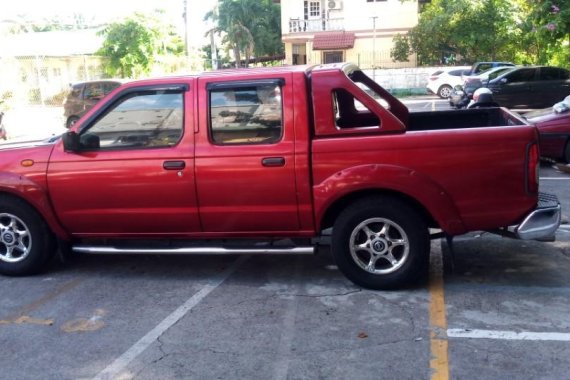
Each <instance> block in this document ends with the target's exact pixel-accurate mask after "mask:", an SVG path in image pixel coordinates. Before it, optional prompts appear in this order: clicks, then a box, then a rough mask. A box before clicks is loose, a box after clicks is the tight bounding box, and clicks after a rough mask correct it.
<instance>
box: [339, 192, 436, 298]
mask: <svg viewBox="0 0 570 380" xmlns="http://www.w3.org/2000/svg"><path fill="white" fill-rule="evenodd" d="M429 250H430V244H429V233H428V227H427V224H426V222H425V221H424V220H423V218H422V217H421V216H420V215H419V214H418V213H417V212H416V211H415V210H414V209H413V208H412V207H410V205H408V204H407V203H405V202H403V201H401V200H398V199H394V198H389V197H369V198H364V199H362V200H360V201H357V202H356V203H354V204H352V205H351V206H349V207H347V208H346V209H345V210H344V211H343V212H342V213H341V214H340V215H339V217H338V218H337V220H336V222H335V224H334V228H333V236H332V253H333V257H334V259H335V262H336V264H337V266H338V268H339V269H340V271H341V272H342V273H343V274H344V275H345V276H346V277H348V279H350V280H351V281H352V282H354V283H355V284H357V285H360V286H362V287H365V288H369V289H375V290H378V289H394V288H401V287H405V286H409V285H412V284H414V283H417V282H418V281H419V280H422V279H425V278H426V276H425V275H426V274H427V267H428V263H429Z"/></svg>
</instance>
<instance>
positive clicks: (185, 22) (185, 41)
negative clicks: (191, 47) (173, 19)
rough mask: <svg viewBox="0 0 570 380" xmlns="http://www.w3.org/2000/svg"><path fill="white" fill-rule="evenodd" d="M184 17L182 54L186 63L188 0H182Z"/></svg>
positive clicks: (187, 56) (187, 52)
mask: <svg viewBox="0 0 570 380" xmlns="http://www.w3.org/2000/svg"><path fill="white" fill-rule="evenodd" d="M182 17H183V18H184V54H185V55H186V63H188V60H189V58H190V55H189V51H188V0H184V13H182Z"/></svg>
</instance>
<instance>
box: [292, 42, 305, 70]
mask: <svg viewBox="0 0 570 380" xmlns="http://www.w3.org/2000/svg"><path fill="white" fill-rule="evenodd" d="M293 64H294V65H305V64H307V49H306V47H305V45H304V44H293Z"/></svg>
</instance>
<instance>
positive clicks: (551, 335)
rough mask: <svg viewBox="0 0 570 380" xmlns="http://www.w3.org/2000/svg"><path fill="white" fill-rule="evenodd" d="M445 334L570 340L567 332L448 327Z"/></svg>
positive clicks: (507, 338) (482, 337)
mask: <svg viewBox="0 0 570 380" xmlns="http://www.w3.org/2000/svg"><path fill="white" fill-rule="evenodd" d="M447 336H448V337H450V338H470V339H498V340H550V341H562V342H570V334H569V333H556V332H530V331H521V332H516V331H499V330H467V329H448V330H447Z"/></svg>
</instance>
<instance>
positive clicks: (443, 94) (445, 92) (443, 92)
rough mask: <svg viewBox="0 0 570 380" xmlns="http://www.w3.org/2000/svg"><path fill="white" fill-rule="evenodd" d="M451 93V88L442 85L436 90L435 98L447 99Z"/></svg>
mask: <svg viewBox="0 0 570 380" xmlns="http://www.w3.org/2000/svg"><path fill="white" fill-rule="evenodd" d="M452 91H453V89H452V88H451V86H448V85H446V84H444V85H443V86H441V87H440V88H439V89H438V90H437V96H439V97H440V98H442V99H449V97H450V96H451V92H452Z"/></svg>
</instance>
